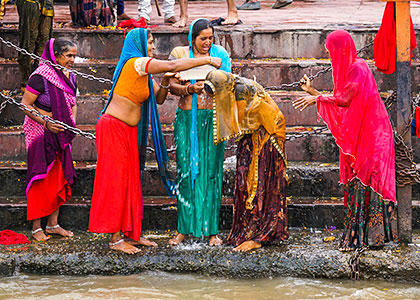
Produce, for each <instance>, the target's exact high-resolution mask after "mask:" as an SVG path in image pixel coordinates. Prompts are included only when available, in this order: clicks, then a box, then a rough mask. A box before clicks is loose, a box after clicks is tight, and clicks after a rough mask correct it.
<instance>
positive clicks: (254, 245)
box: [233, 241, 261, 252]
mask: <svg viewBox="0 0 420 300" xmlns="http://www.w3.org/2000/svg"><path fill="white" fill-rule="evenodd" d="M258 248H261V243H258V242H255V241H246V242H243V243H242V244H240V245H239V246H238V247H236V248H233V251H238V252H247V251H250V250H252V249H258Z"/></svg>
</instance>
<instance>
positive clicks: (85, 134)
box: [0, 93, 96, 140]
mask: <svg viewBox="0 0 420 300" xmlns="http://www.w3.org/2000/svg"><path fill="white" fill-rule="evenodd" d="M0 96H2V97H3V98H4V99H5V101H4V102H9V103H11V104H14V105H16V106H17V107H18V108H19V109H20V110H22V111H27V112H29V113H31V114H33V115H34V116H36V117H39V118H41V119H43V120H45V121H47V122H50V123H53V124H59V125H61V126H63V127H64V129H66V130H68V131H70V132H72V133H74V134H79V135H81V136H83V137H85V138H87V139H90V140H94V139H96V137H95V135H94V134H93V133H90V132H85V131H82V130H80V129H78V128H75V127H72V126H70V125H67V124H66V123H63V122H61V121H58V120H54V119H52V118H50V117H49V116H46V115H43V114H40V113H39V112H38V111H37V110H35V109H31V108H28V107H27V106H26V105H25V104H23V103H20V102H17V101H16V100H15V99H13V98H11V97H9V96H6V95H5V94H3V93H0ZM4 102H3V103H4Z"/></svg>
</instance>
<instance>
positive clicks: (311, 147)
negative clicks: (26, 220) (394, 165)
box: [0, 125, 420, 162]
mask: <svg viewBox="0 0 420 300" xmlns="http://www.w3.org/2000/svg"><path fill="white" fill-rule="evenodd" d="M78 128H80V129H82V130H84V131H90V132H93V129H94V127H93V126H87V125H80V126H78ZM162 128H163V133H164V138H165V141H166V147H167V149H170V150H169V153H168V154H169V158H170V159H171V160H174V159H175V151H174V149H175V145H174V137H173V126H171V125H163V126H162ZM313 129H316V127H302V126H300V127H288V128H287V134H288V135H295V134H299V133H302V132H304V131H308V130H313ZM149 145H150V146H151V147H153V141H152V138H151V134H150V135H149ZM418 152H420V149H419V150H418ZM286 153H287V157H288V159H289V160H291V161H322V162H334V161H337V160H338V148H337V146H336V145H335V142H334V138H333V137H332V136H331V134H329V133H328V131H327V132H326V133H322V134H314V135H310V136H308V137H304V138H298V139H295V140H291V141H288V142H287V144H286ZM235 154H236V146H235V144H234V140H231V141H229V142H228V143H227V145H226V151H225V157H230V156H234V155H235ZM419 155H420V153H419ZM73 159H75V160H83V161H85V160H87V161H95V160H96V145H95V141H94V140H89V139H87V138H84V137H82V136H76V137H75V139H74V140H73ZM148 159H154V154H153V153H152V152H151V151H149V152H148ZM0 160H3V161H5V160H26V148H25V138H24V134H23V131H22V129H21V126H19V127H12V128H10V127H9V128H3V129H0Z"/></svg>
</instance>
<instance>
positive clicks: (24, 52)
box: [0, 36, 112, 84]
mask: <svg viewBox="0 0 420 300" xmlns="http://www.w3.org/2000/svg"><path fill="white" fill-rule="evenodd" d="M0 41H1V42H2V43H3V44H5V45H6V46H7V47H9V48H14V49H15V50H16V51H18V52H20V53H22V54H24V55H28V56H29V57H31V58H32V59H35V60H39V61H41V62H43V63H45V64H48V65H50V66H52V67H55V68H57V69H60V70H63V71H67V72H71V73H73V74H75V75H79V76H80V77H82V78H85V79H89V80H97V81H99V82H101V83H110V84H112V80H110V79H107V78H102V77H95V76H93V75H90V74H86V73H83V72H79V71H76V70H74V69H67V68H66V67H63V66H61V65H59V64H54V63H52V62H50V61H49V60H45V59H43V58H42V57H39V56H38V55H36V54H34V53H30V52H29V51H27V50H26V49H23V48H20V47H18V46H16V45H15V44H13V43H11V42H9V41H6V40H5V39H3V38H2V37H1V36H0Z"/></svg>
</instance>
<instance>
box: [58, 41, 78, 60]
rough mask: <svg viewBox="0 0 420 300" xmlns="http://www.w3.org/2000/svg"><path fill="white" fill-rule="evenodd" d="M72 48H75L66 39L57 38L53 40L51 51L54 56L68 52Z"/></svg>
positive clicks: (73, 44)
mask: <svg viewBox="0 0 420 300" xmlns="http://www.w3.org/2000/svg"><path fill="white" fill-rule="evenodd" d="M73 47H76V44H75V43H73V42H72V41H70V40H68V39H65V38H57V39H55V40H54V44H53V50H54V54H55V56H59V55H62V54H63V53H64V52H67V51H70V49H71V48H73Z"/></svg>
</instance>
